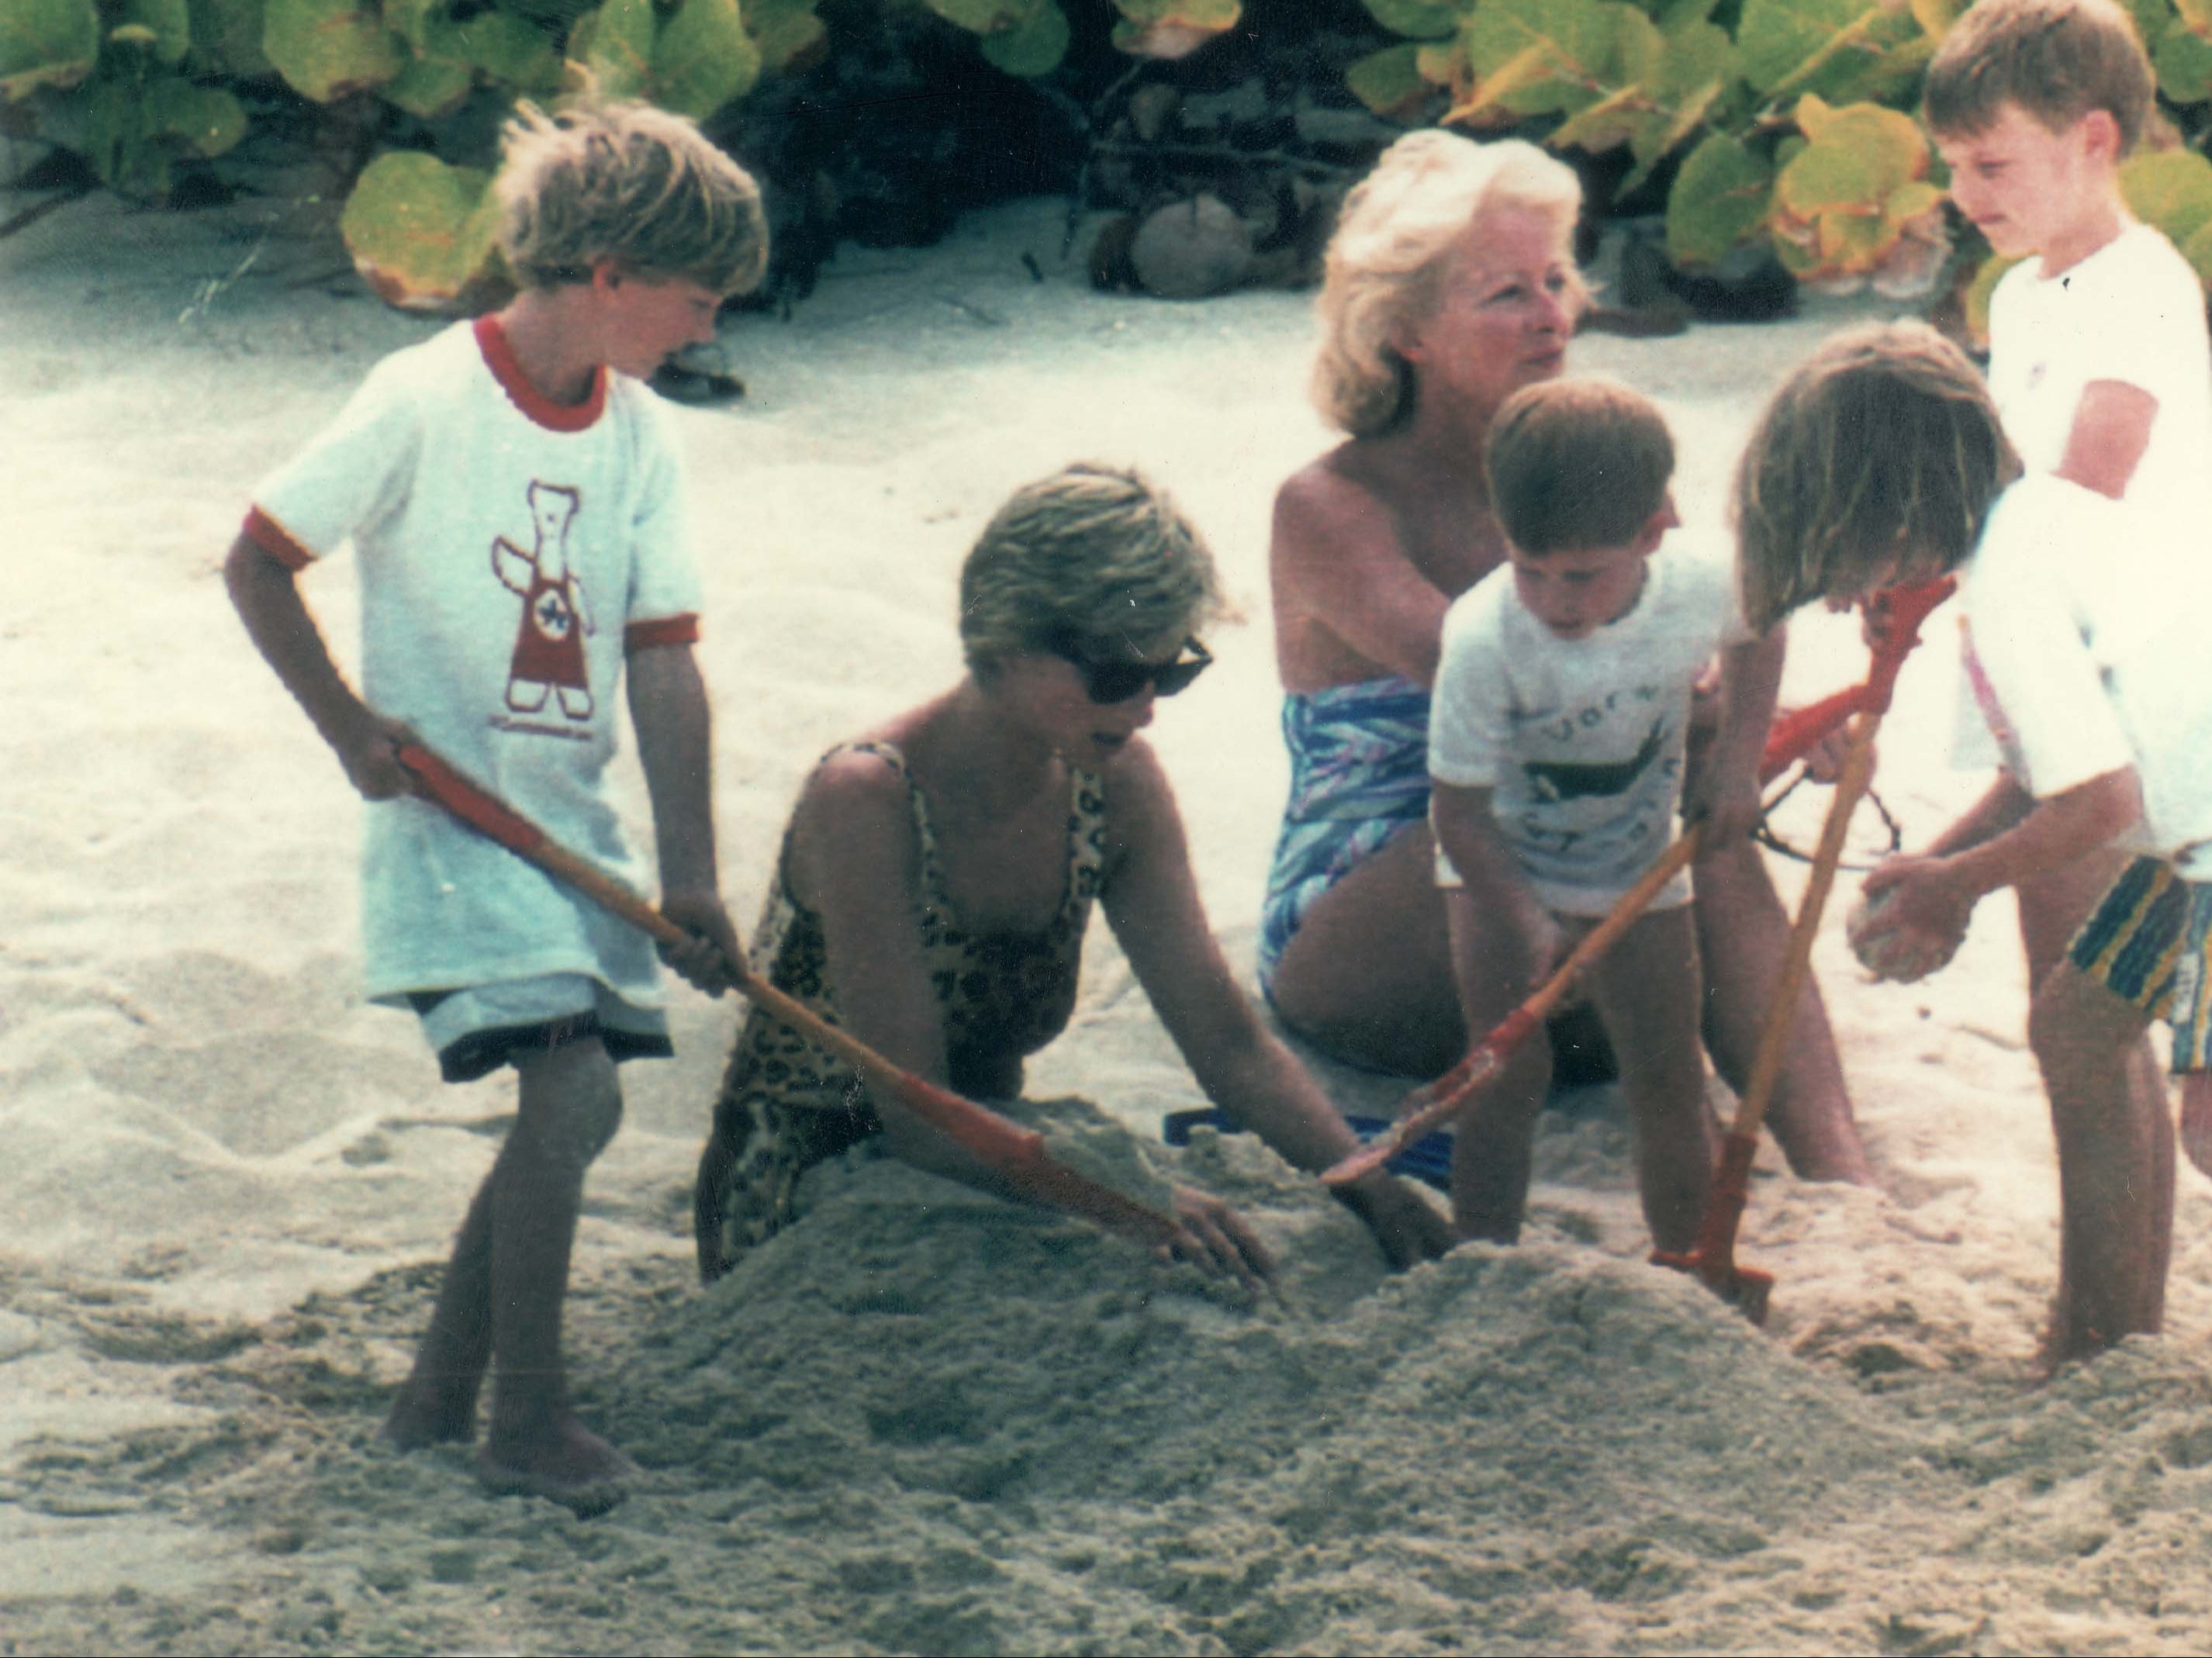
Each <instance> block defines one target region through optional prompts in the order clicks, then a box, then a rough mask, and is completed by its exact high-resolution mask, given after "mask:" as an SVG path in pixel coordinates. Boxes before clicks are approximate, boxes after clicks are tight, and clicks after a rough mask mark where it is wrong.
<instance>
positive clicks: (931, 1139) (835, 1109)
mask: <svg viewBox="0 0 2212 1658" xmlns="http://www.w3.org/2000/svg"><path fill="white" fill-rule="evenodd" d="M1214 604H1215V590H1214V575H1213V566H1212V559H1211V557H1210V556H1209V555H1208V554H1207V552H1206V548H1205V545H1204V544H1203V543H1202V542H1201V541H1200V539H1199V538H1198V536H1197V532H1196V531H1194V530H1193V529H1192V527H1191V526H1190V525H1189V523H1188V521H1187V520H1186V519H1184V518H1183V517H1182V514H1181V513H1179V512H1177V511H1176V508H1175V507H1174V506H1173V505H1172V504H1171V503H1170V502H1169V501H1167V499H1166V498H1165V497H1164V496H1163V495H1159V494H1158V492H1157V491H1155V490H1154V489H1152V487H1151V486H1150V485H1149V484H1147V483H1146V482H1145V480H1144V479H1143V478H1141V477H1138V476H1136V475H1134V474H1133V473H1127V472H1121V471H1113V470H1111V469H1108V468H1103V467H1096V466H1071V467H1068V468H1066V470H1065V471H1060V472H1059V473H1057V474H1055V475H1054V476H1053V477H1049V478H1046V479H1044V480H1042V481H1041V482H1040V483H1034V484H1031V485H1030V486H1029V487H1028V488H1026V489H1021V490H1018V491H1017V492H1016V493H1015V495H1013V497H1012V499H1011V500H1010V501H1007V503H1006V506H1004V507H1001V508H1000V511H999V513H998V514H997V516H996V517H994V519H992V520H991V523H990V525H988V526H987V528H986V529H985V530H984V531H983V534H982V537H981V539H980V540H979V541H978V542H977V543H976V545H975V550H973V551H972V552H971V553H970V554H969V556H968V562H967V563H966V565H965V567H964V568H963V571H962V574H961V586H960V635H961V644H962V647H963V650H964V652H965V653H966V656H967V659H968V672H967V673H966V674H965V675H963V677H962V678H961V679H960V681H959V683H957V684H956V685H954V686H953V687H952V688H951V689H950V690H948V691H946V692H945V693H944V694H943V695H939V696H935V697H932V698H931V699H930V700H929V701H926V702H923V703H922V704H921V705H920V706H919V707H917V708H911V709H909V710H908V711H907V712H906V713H904V714H900V715H899V716H897V717H896V719H893V720H889V721H887V722H886V723H885V724H884V725H883V726H879V727H878V728H877V729H876V730H874V731H872V732H869V733H868V734H867V735H866V737H865V738H862V739H861V740H860V741H857V742H854V743H848V744H841V745H840V746H839V747H837V748H836V749H834V750H831V751H830V753H829V756H826V757H825V758H824V759H823V762H822V763H821V765H820V766H819V767H817V768H816V770H815V772H814V774H813V775H812V776H811V777H810V778H809V779H808V780H807V781H806V784H805V787H804V788H803V789H802V790H801V792H800V794H799V804H798V805H797V806H796V807H795V808H794V810H793V813H792V817H791V823H790V827H789V828H788V829H787V830H786V831H785V835H784V841H783V852H782V856H781V858H780V859H778V862H777V866H776V874H775V885H774V888H773V890H771V892H770V894H769V902H768V913H767V915H766V916H765V918H764V919H763V923H762V925H761V926H759V927H758V928H757V929H756V930H755V932H754V934H753V938H752V967H753V970H754V971H755V972H756V973H757V974H759V975H761V976H763V978H765V979H766V980H767V981H769V983H771V984H773V985H775V987H777V988H779V989H781V990H783V991H785V992H787V993H789V994H790V995H792V996H793V997H795V998H797V999H799V1000H800V1001H801V1002H804V1003H805V1004H806V1005H809V1006H811V1008H813V1010H814V1011H816V1012H817V1013H819V1014H821V1015H822V1016H823V1017H825V1018H828V1019H829V1020H830V1021H831V1022H832V1023H840V1024H842V1025H844V1026H845V1027H846V1028H847V1029H850V1030H851V1031H853V1033H854V1035H858V1036H860V1038H861V1039H862V1040H863V1041H865V1042H867V1043H868V1044H869V1046H871V1047H872V1048H875V1049H876V1050H877V1051H878V1053H880V1054H884V1056H885V1057H887V1058H888V1059H890V1060H892V1061H893V1062H894V1063H896V1064H897V1065H899V1066H903V1067H904V1068H905V1069H907V1070H908V1071H910V1072H915V1073H916V1074H918V1075H920V1076H921V1077H923V1078H927V1079H928V1080H930V1081H932V1082H934V1083H936V1084H939V1085H940V1086H944V1087H949V1088H951V1089H954V1090H957V1091H959V1092H962V1093H964V1094H968V1095H969V1096H976V1097H980V1098H982V1099H986V1100H989V1099H1007V1098H1012V1097H1016V1096H1019V1094H1020V1093H1021V1089H1022V1062H1023V1060H1024V1059H1025V1058H1026V1057H1027V1056H1028V1055H1029V1054H1033V1053H1035V1052H1036V1050H1037V1049H1038V1048H1042V1047H1043V1046H1044V1044H1045V1043H1047V1042H1050V1041H1051V1040H1052V1039H1053V1038H1054V1036H1056V1035H1059V1034H1060V1031H1061V1029H1064V1028H1065V1027H1066V1023H1067V1021H1068V1017H1069V1016H1070V1015H1071V1014H1072V1013H1073V1011H1074V1008H1075V999H1076V975H1077V971H1078V969H1079V966H1080V964H1081V960H1082V949H1083V936H1084V932H1085V928H1086V926H1087V925H1088V923H1089V920H1090V918H1091V914H1092V911H1093V909H1094V908H1096V909H1098V910H1101V911H1103V913H1104V914H1105V917H1106V920H1107V924H1108V925H1109V926H1111V927H1112V928H1113V930H1114V933H1115V937H1116V938H1118V939H1119V940H1120V941H1121V946H1122V949H1123V950H1124V952H1125V953H1126V954H1127V957H1128V959H1129V964H1130V966H1131V968H1132V969H1133V970H1134V972H1135V974H1136V976H1137V980H1138V982H1139V984H1141V985H1142V986H1143V987H1144V989H1145V992H1146V995H1147V997H1148V998H1149V999H1150V1000H1151V1002H1152V1006H1153V1007H1154V1008H1155V1009H1156V1010H1157V1011H1158V1014H1159V1017H1160V1019H1161V1022H1162V1023H1164V1024H1165V1025H1166V1026H1167V1028H1168V1031H1169V1034H1170V1035H1171V1036H1173V1037H1174V1039H1175V1041H1176V1045H1177V1046H1178V1047H1179V1048H1181V1049H1182V1053H1183V1055H1184V1057H1185V1058H1186V1059H1187V1060H1188V1061H1189V1063H1190V1066H1191V1069H1192V1071H1193V1072H1194V1073H1195V1074H1196V1077H1197V1080H1198V1083H1199V1084H1200V1087H1201V1088H1202V1089H1204V1090H1205V1091H1206V1094H1207V1096H1209V1097H1210V1098H1211V1099H1212V1101H1213V1102H1214V1103H1215V1104H1216V1105H1218V1107H1220V1108H1222V1109H1224V1110H1225V1112H1227V1113H1228V1114H1230V1115H1231V1117H1232V1118H1234V1119H1236V1120H1237V1121H1240V1122H1241V1123H1243V1125H1244V1126H1245V1127H1249V1128H1251V1129H1253V1130H1255V1131H1256V1132H1257V1133H1259V1134H1260V1136H1261V1138H1262V1139H1265V1140H1266V1141H1267V1143H1268V1144H1269V1145H1272V1146H1273V1147H1274V1149H1275V1150H1276V1151H1279V1153H1281V1154H1282V1156H1283V1157H1285V1159H1287V1160H1288V1161H1289V1162H1291V1163H1293V1164H1295V1165H1297V1167H1299V1168H1301V1169H1309V1170H1314V1171H1318V1170H1320V1169H1326V1168H1327V1167H1328V1165H1329V1164H1331V1163H1334V1162H1336V1161H1337V1160H1338V1159H1339V1158H1340V1157H1346V1156H1347V1155H1349V1154H1350V1153H1351V1152H1352V1151H1356V1150H1357V1149H1358V1139H1356V1138H1355V1137H1354V1136H1353V1134H1352V1130H1351V1129H1350V1128H1349V1127H1346V1124H1345V1121H1344V1120H1343V1118H1342V1117H1340V1116H1339V1115H1338V1114H1337V1112H1336V1110H1335V1108H1334V1107H1333V1106H1332V1105H1331V1104H1330V1103H1329V1102H1328V1096H1326V1095H1324V1094H1323V1093H1322V1091H1321V1090H1320V1089H1319V1087H1317V1086H1316V1084H1315V1083H1314V1081H1313V1079H1312V1078H1310V1077H1309V1076H1308V1075H1307V1074H1306V1072H1305V1070H1304V1067H1303V1066H1300V1065H1299V1063H1298V1062H1297V1060H1296V1059H1295V1058H1294V1057H1292V1055H1291V1053H1290V1050H1289V1049H1287V1048H1285V1047H1284V1046H1283V1044H1282V1042H1280V1041H1279V1040H1278V1039H1277V1038H1276V1037H1275V1036H1274V1035H1272V1034H1271V1033H1270V1032H1269V1031H1268V1029H1267V1025H1266V1023H1265V1022H1264V1021H1263V1020H1261V1017H1260V1016H1259V1012H1258V1010H1257V1009H1255V1007H1254V1006H1253V1005H1252V1004H1251V1002H1250V1000H1249V999H1248V998H1246V996H1245V995H1244V994H1243V992H1242V991H1240V990H1239V989H1238V988H1237V983H1236V981H1235V979H1234V978H1233V977H1232V976H1231V973H1230V971H1229V967H1228V964H1227V963H1226V962H1225V960H1224V959H1223V957H1222V955H1221V951H1220V950H1219V949H1218V946H1216V944H1214V941H1213V936H1212V932H1210V931H1209V930H1208V928H1207V926H1206V914H1205V912H1204V911H1203V910H1202V909H1201V908H1200V905H1199V897H1198V888H1197V884H1196V883H1195V882H1194V880H1193V878H1192V876H1191V870H1190V862H1189V858H1188V853H1187V851H1186V849H1185V847H1184V842H1183V835H1182V822H1181V819H1180V818H1179V817H1178V815H1177V813H1176V802H1175V794H1174V792H1173V791H1172V790H1171V789H1170V787H1169V786H1168V781H1167V778H1166V777H1165V775H1164V774H1163V773H1162V772H1161V770H1160V766H1159V762H1158V760H1157V759H1155V758H1154V757H1153V755H1152V750H1151V748H1150V747H1149V746H1148V745H1147V744H1146V742H1145V740H1144V738H1143V737H1142V736H1141V735H1140V733H1141V732H1142V731H1143V729H1144V727H1145V726H1148V725H1150V724H1151V723H1152V710H1153V703H1154V699H1155V698H1156V697H1158V696H1161V695H1172V694H1173V693H1174V692H1176V691H1177V690H1180V689H1182V687H1183V686H1184V685H1186V684H1188V683H1190V681H1191V680H1193V679H1194V678H1195V677H1197V675H1198V671H1199V670H1200V668H1202V667H1203V666H1204V665H1206V661H1207V657H1206V652H1205V649H1204V647H1202V646H1200V645H1199V644H1198V642H1197V641H1196V640H1195V638H1194V633H1195V632H1196V630H1197V629H1198V628H1199V627H1200V625H1201V624H1202V623H1203V622H1204V620H1205V618H1206V615H1207V613H1208V612H1209V611H1210V610H1212V608H1213V606H1214ZM878 1136H881V1138H882V1140H883V1142H884V1144H885V1145H887V1146H888V1147H889V1149H890V1151H892V1152H893V1153H894V1154H896V1156H898V1157H902V1158H903V1159H905V1160H906V1161H908V1162H909V1163H914V1164H915V1165H917V1166H919V1167H921V1168H923V1169H929V1170H931V1171H933V1172H934V1173H938V1174H942V1175H947V1176H949V1177H950V1178H951V1179H954V1180H958V1181H965V1182H967V1183H968V1184H969V1185H973V1186H977V1187H982V1188H983V1189H985V1190H987V1191H992V1192H997V1193H1001V1194H1002V1195H1009V1196H1012V1195H1015V1193H1013V1192H1012V1189H1011V1188H1010V1187H1008V1186H1007V1184H1006V1181H1004V1180H1003V1179H1001V1178H1000V1176H999V1175H997V1174H996V1173H995V1172H994V1170H992V1169H989V1168H987V1167H986V1166H985V1165H983V1164H982V1163H980V1162H979V1161H978V1160H977V1159H976V1158H975V1157H974V1156H973V1155H972V1154H970V1153H969V1152H968V1151H965V1150H963V1148H962V1147H960V1146H958V1145H955V1144H953V1143H952V1142H951V1140H949V1139H946V1138H945V1136H944V1135H942V1134H939V1133H937V1132H936V1131H935V1130H933V1128H931V1127H928V1126H927V1125H926V1124H924V1123H922V1122H921V1121H920V1120H918V1119H917V1118H915V1116H914V1115H913V1114H911V1113H910V1112H908V1110H906V1109H905V1108H903V1107H902V1106H901V1104H900V1103H899V1102H898V1101H896V1099H885V1098H881V1097H878V1096H872V1094H871V1093H870V1091H869V1090H868V1089H867V1087H866V1084H864V1083H862V1081H861V1080H860V1078H859V1077H858V1076H856V1075H855V1074H854V1072H853V1071H852V1070H851V1068H850V1067H849V1066H846V1065H845V1064H843V1062H842V1061H840V1060H836V1059H834V1058H832V1057H831V1056H829V1055H828V1054H824V1053H823V1052H821V1051H820V1050H819V1049H817V1048H815V1047H814V1045H813V1044H812V1043H811V1042H808V1041H807V1040H806V1039H805V1037H804V1036H802V1035H799V1033H798V1032H797V1031H795V1030H793V1029H790V1028H789V1027H787V1026H786V1025H785V1024H784V1023H783V1022H782V1021H781V1020H780V1019H778V1018H776V1017H775V1016H774V1015H773V1014H770V1013H769V1012H767V1011H763V1010H760V1009H756V1010H754V1011H753V1012H752V1013H751V1014H750V1017H748V1018H747V1020H746V1022H745V1025H744V1029H743V1030H742V1031H741V1032H740V1033H739V1035H738V1042H737V1048H736V1051H735V1053H734V1054H732V1057H731V1061H730V1068H729V1072H728V1075H727V1077H726V1078H725V1080H724V1082H723V1084H722V1091H721V1096H720V1099H719V1100H718V1101H717V1102H716V1103H715V1108H714V1133H713V1136H712V1138H711V1139H709V1140H708V1145H707V1148H706V1151H705V1154H704V1156H703V1157H702V1159H701V1161H700V1166H699V1179H698V1186H697V1189H696V1196H695V1206H694V1212H693V1223H694V1230H695V1234H696V1242H697V1245H698V1250H699V1268H700V1272H701V1273H702V1276H704V1277H706V1278H717V1277H719V1276H720V1275H721V1274H722V1273H723V1272H726V1271H727V1270H728V1269H729V1268H730V1266H732V1264H733V1263H734V1262H735V1261H736V1260H737V1259H738V1257H739V1256H740V1255H741V1254H743V1253H744V1251H745V1250H746V1249H747V1248H750V1247H751V1246H752V1245H754V1244H756V1243H757V1242H760V1241H761V1240H762V1239H763V1238H765V1237H767V1236H769V1235H770V1234H772V1233H774V1232H776V1231H778V1230H781V1228H782V1227H784V1226H785V1225H787V1224H789V1223H790V1221H791V1220H792V1218H793V1214H794V1207H793V1193H794V1188H795V1187H796V1186H797V1183H798V1181H799V1177H800V1176H801V1175H803V1174H804V1173H805V1170H806V1169H808V1168H809V1167H811V1166H812V1165H813V1164H815V1163H819V1162H821V1161H823V1159H824V1158H828V1157H835V1156H836V1155H837V1154H838V1153H839V1152H841V1151H844V1150H845V1149H847V1148H848V1147H849V1146H852V1145H855V1144H857V1143H859V1142H860V1141H862V1140H865V1139H874V1138H876V1137H878ZM1338 1195H1339V1196H1340V1197H1341V1198H1342V1199H1344V1200H1345V1202H1346V1206H1347V1207H1349V1208H1351V1209H1352V1211H1353V1212H1355V1213H1357V1214H1358V1215H1359V1216H1360V1218H1362V1219H1363V1220H1364V1221H1365V1222H1366V1223H1367V1224H1368V1226H1369V1228H1370V1230H1372V1231H1373V1232H1374V1234H1375V1236H1376V1241H1377V1242H1378V1243H1380V1244H1381V1246H1382V1248H1383V1252H1384V1254H1386V1255H1387V1256H1388V1257H1389V1259H1390V1260H1391V1261H1392V1262H1393V1263H1394V1264H1396V1265H1401V1266H1402V1265H1405V1264H1407V1263H1409V1262H1411V1261H1413V1260H1419V1259H1421V1258H1423V1257H1425V1256H1431V1255H1435V1254H1440V1253H1442V1252H1443V1249H1445V1248H1448V1247H1449V1244H1450V1242H1451V1233H1450V1226H1449V1223H1448V1222H1447V1221H1446V1220H1445V1219H1444V1218H1443V1216H1442V1215H1441V1214H1439V1213H1438V1212H1437V1211H1436V1210H1435V1209H1433V1208H1431V1206H1429V1205H1428V1204H1427V1203H1426V1202H1425V1200H1424V1199H1422V1198H1421V1197H1420V1196H1419V1195H1418V1194H1417V1193H1414V1192H1413V1191H1412V1190H1410V1189H1409V1188H1408V1187H1407V1186H1406V1185H1405V1184H1404V1182H1402V1181H1400V1180H1398V1179H1397V1178H1396V1177H1395V1176H1392V1175H1382V1176H1380V1177H1379V1178H1376V1179H1372V1180H1370V1181H1361V1182H1359V1183H1358V1185H1357V1186H1356V1187H1348V1188H1344V1189H1343V1190H1341V1191H1340V1192H1339V1193H1338ZM1176 1219H1177V1220H1178V1221H1179V1222H1180V1223H1181V1232H1180V1235H1179V1236H1178V1237H1177V1239H1176V1243H1175V1253H1176V1254H1178V1255H1181V1256H1182V1257H1185V1258H1188V1259H1190V1260H1194V1261H1196V1262H1198V1263H1199V1264H1200V1265H1201V1266H1208V1267H1210V1268H1212V1269H1213V1270H1216V1271H1220V1272H1233V1273H1236V1274H1237V1275H1238V1276H1240V1277H1244V1278H1251V1277H1254V1276H1255V1275H1259V1274H1264V1273H1265V1272H1266V1271H1267V1257H1266V1252H1265V1251H1264V1250H1263V1249H1262V1248H1261V1247H1260V1245H1259V1242H1258V1241H1257V1239H1256V1238H1255V1237H1254V1236H1252V1234H1251V1233H1250V1232H1249V1230H1247V1229H1246V1228H1245V1226H1244V1224H1243V1222H1242V1221H1241V1220H1239V1219H1238V1218H1237V1216H1236V1215H1235V1213H1234V1212H1231V1210H1230V1209H1229V1208H1228V1207H1227V1206H1225V1205H1224V1204H1222V1203H1221V1202H1219V1201H1218V1199H1213V1198H1210V1197H1207V1196H1205V1195H1204V1194H1202V1193H1196V1192H1193V1191H1189V1190H1188V1189H1185V1190H1182V1191H1179V1192H1178V1193H1177V1194H1176Z"/></svg>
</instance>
